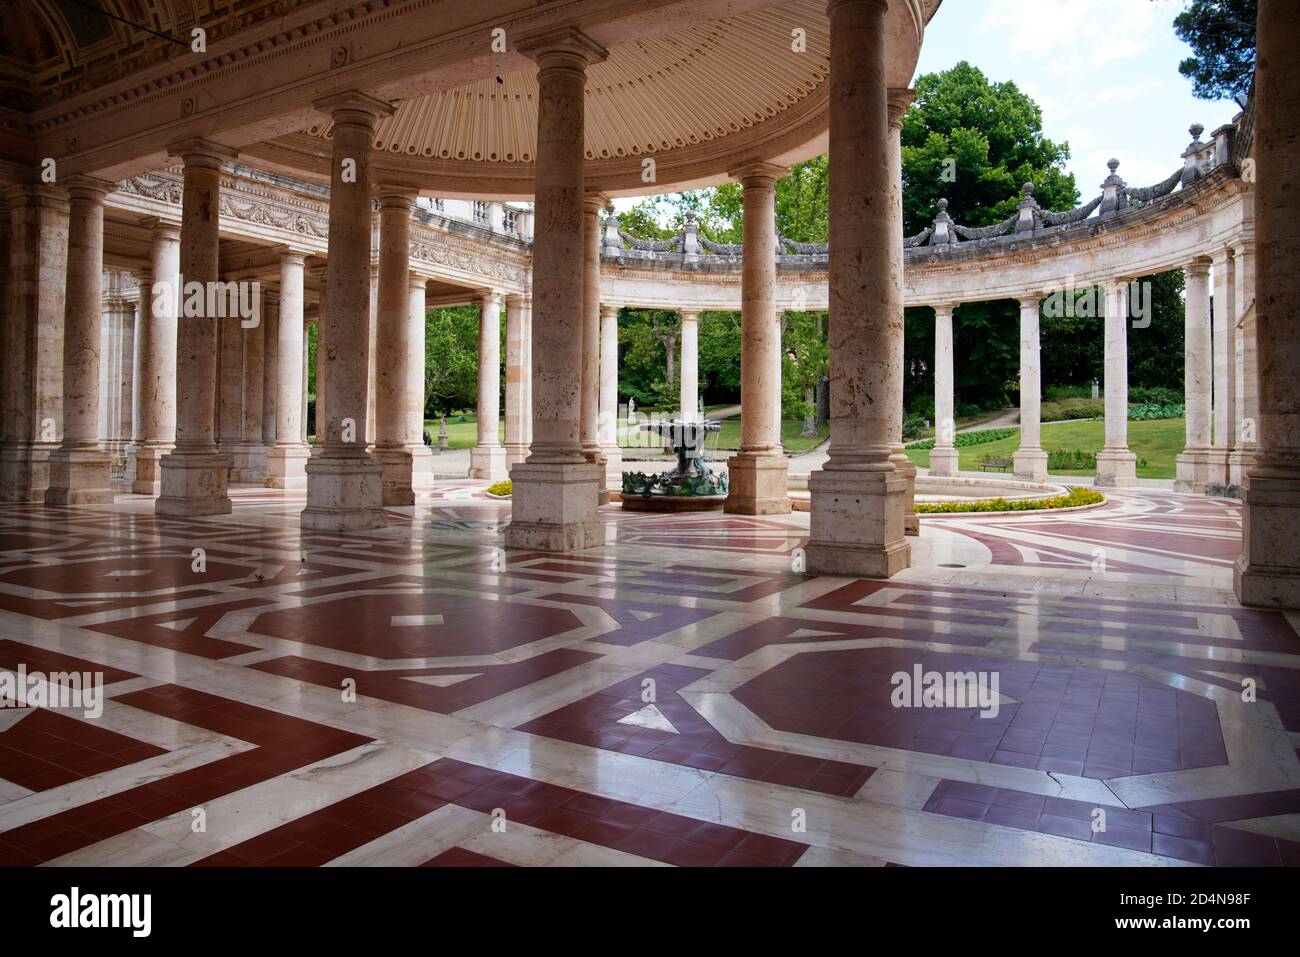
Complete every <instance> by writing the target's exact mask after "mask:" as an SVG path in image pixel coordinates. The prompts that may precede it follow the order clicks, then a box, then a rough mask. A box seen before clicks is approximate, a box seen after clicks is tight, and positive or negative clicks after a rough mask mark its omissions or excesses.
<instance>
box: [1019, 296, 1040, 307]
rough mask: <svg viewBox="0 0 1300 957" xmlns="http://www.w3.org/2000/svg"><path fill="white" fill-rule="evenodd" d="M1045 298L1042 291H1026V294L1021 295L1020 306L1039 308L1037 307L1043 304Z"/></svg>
mask: <svg viewBox="0 0 1300 957" xmlns="http://www.w3.org/2000/svg"><path fill="white" fill-rule="evenodd" d="M1043 299H1044V296H1043V294H1042V293H1041V292H1029V293H1025V295H1023V296H1021V297H1020V299H1019V301H1020V308H1021V309H1037V308H1038V307H1039V305H1041V304H1042V301H1043Z"/></svg>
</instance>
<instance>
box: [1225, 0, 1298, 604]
mask: <svg viewBox="0 0 1300 957" xmlns="http://www.w3.org/2000/svg"><path fill="white" fill-rule="evenodd" d="M1257 36H1258V59H1257V61H1256V62H1257V64H1258V66H1257V70H1256V76H1255V96H1256V114H1255V116H1256V119H1255V151H1256V157H1257V159H1256V167H1255V170H1256V177H1255V210H1256V212H1255V241H1256V244H1257V245H1256V248H1255V262H1254V269H1255V338H1256V347H1257V349H1258V352H1259V413H1258V416H1259V421H1258V428H1257V430H1256V443H1255V463H1254V464H1253V465H1252V466H1250V468H1249V470H1248V471H1247V472H1246V479H1245V484H1244V486H1243V488H1242V493H1241V497H1242V501H1243V502H1244V503H1245V506H1244V508H1243V530H1244V534H1243V537H1242V555H1241V557H1239V558H1238V559H1237V564H1236V570H1235V576H1234V580H1235V586H1236V592H1237V597H1238V598H1239V599H1241V601H1242V603H1243V604H1247V605H1265V606H1271V607H1278V608H1300V402H1298V401H1297V390H1296V383H1298V382H1300V335H1297V334H1296V330H1297V329H1300V270H1298V269H1297V268H1296V263H1297V262H1300V234H1298V233H1297V232H1296V223H1297V222H1298V221H1300V140H1298V139H1297V138H1296V131H1295V118H1296V117H1297V116H1300V17H1296V16H1295V10H1294V9H1293V5H1292V4H1290V3H1285V2H1283V0H1260V4H1259V21H1258V30H1257Z"/></svg>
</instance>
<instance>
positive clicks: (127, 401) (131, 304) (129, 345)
mask: <svg viewBox="0 0 1300 957" xmlns="http://www.w3.org/2000/svg"><path fill="white" fill-rule="evenodd" d="M132 278H134V277H132ZM138 301H139V284H138V283H137V285H136V295H135V296H134V297H132V298H130V299H128V300H127V301H126V302H125V303H124V306H125V308H123V310H122V318H121V327H120V328H121V333H120V337H119V338H120V340H121V346H120V348H121V353H120V355H121V359H120V360H119V362H118V376H117V379H116V380H115V381H114V382H113V388H114V389H115V390H116V392H117V414H118V428H117V435H118V441H117V444H116V445H115V446H114V447H113V449H112V452H111V454H110V458H125V457H126V448H127V446H128V445H129V444H130V442H131V436H132V435H133V434H134V430H135V421H134V407H133V401H132V395H133V394H134V392H135V385H134V381H135V336H136V322H137V318H136V317H137V316H138V315H139V312H138V311H137V309H136V306H137V305H138Z"/></svg>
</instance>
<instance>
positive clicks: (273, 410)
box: [262, 292, 298, 479]
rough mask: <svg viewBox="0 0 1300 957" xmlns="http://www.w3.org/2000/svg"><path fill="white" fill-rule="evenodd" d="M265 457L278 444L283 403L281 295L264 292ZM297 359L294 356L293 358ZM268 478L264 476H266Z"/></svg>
mask: <svg viewBox="0 0 1300 957" xmlns="http://www.w3.org/2000/svg"><path fill="white" fill-rule="evenodd" d="M262 325H263V326H264V327H265V331H264V332H263V334H262V449H263V452H262V458H263V463H262V464H263V467H264V468H265V464H266V462H265V459H266V453H267V450H270V449H272V448H274V447H275V436H276V425H277V422H278V420H279V416H278V415H277V410H278V408H279V405H280V294H279V293H278V292H266V293H264V294H263V295H262ZM297 359H298V357H297V356H294V361H295V362H296V361H297ZM263 478H264V479H265V475H264V476H263Z"/></svg>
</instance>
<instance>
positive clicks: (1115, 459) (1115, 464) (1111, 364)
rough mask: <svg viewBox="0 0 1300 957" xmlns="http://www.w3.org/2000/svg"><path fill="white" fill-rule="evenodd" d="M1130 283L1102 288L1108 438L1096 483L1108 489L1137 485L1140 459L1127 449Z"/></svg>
mask: <svg viewBox="0 0 1300 957" xmlns="http://www.w3.org/2000/svg"><path fill="white" fill-rule="evenodd" d="M1128 288H1129V287H1128V282H1127V281H1125V280H1116V281H1114V282H1108V283H1106V284H1105V285H1104V286H1103V293H1104V296H1105V303H1106V305H1105V308H1106V319H1105V330H1106V331H1105V336H1106V341H1105V362H1106V393H1105V408H1106V439H1105V446H1104V448H1102V450H1101V451H1100V452H1098V453H1097V478H1096V481H1095V483H1094V484H1096V485H1100V486H1104V487H1107V488H1122V487H1126V486H1135V485H1137V456H1136V455H1134V454H1133V453H1132V452H1130V451H1129V448H1128V308H1127V305H1128Z"/></svg>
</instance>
